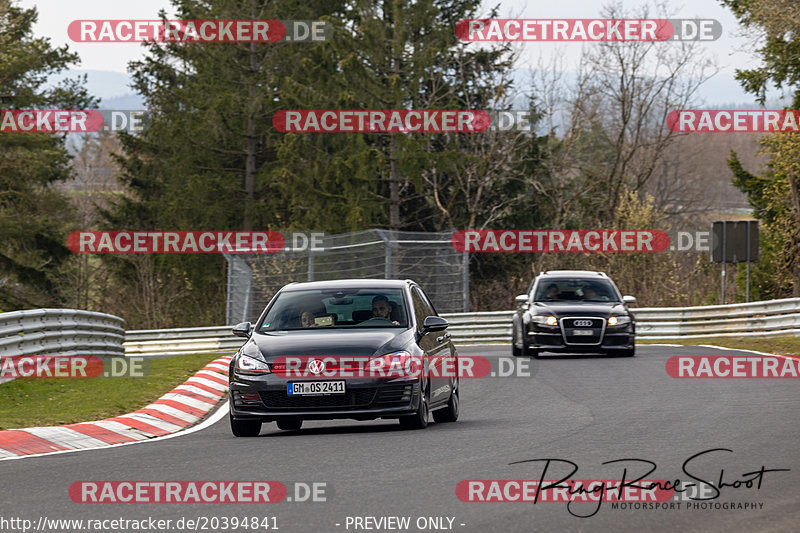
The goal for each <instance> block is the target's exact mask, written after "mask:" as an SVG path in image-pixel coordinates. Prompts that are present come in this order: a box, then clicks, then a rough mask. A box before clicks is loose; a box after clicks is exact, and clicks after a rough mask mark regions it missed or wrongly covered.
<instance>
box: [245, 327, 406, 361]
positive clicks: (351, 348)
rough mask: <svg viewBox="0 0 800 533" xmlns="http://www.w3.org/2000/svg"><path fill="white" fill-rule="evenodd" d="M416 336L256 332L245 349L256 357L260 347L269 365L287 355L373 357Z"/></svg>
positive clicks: (383, 332)
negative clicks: (256, 350) (273, 360)
mask: <svg viewBox="0 0 800 533" xmlns="http://www.w3.org/2000/svg"><path fill="white" fill-rule="evenodd" d="M413 337H414V332H413V330H410V329H402V330H401V329H395V328H386V329H378V328H375V329H363V330H340V331H337V330H330V329H329V330H319V331H305V330H298V331H283V332H275V333H254V334H253V335H252V336H251V337H250V339H249V340H248V341H247V342H246V343H245V344H244V346H242V348H241V350H242V352H243V353H246V354H248V355H250V356H252V355H255V354H254V352H255V350H254V348H255V347H258V350H259V351H260V353H261V355H262V356H263V358H264V360H265V361H267V362H269V361H271V360H272V359H274V358H276V357H280V356H287V355H292V356H301V355H339V356H371V355H376V354H377V355H380V354H385V353H390V352H393V351H397V350H402V349H405V348H406V346H407V345H408V343H409V341H410V340H412V339H413Z"/></svg>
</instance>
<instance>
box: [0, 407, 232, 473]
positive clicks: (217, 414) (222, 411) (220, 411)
mask: <svg viewBox="0 0 800 533" xmlns="http://www.w3.org/2000/svg"><path fill="white" fill-rule="evenodd" d="M227 414H228V402H225V403H224V404H222V405H220V406H219V408H217V410H216V411H214V414H212V415H211V416H210V417H208V418H207V419H206V420H204V421H203V422H202V423H201V424H197V425H196V426H194V427H192V428H189V429H184V430H183V431H178V432H176V433H172V434H170V435H164V436H162V437H154V438H152V439H147V440H140V441H136V442H121V443H119V444H106V445H105V446H103V447H102V448H116V447H118V446H132V445H134V444H147V443H150V442H157V441H160V440H165V439H174V438H175V437H182V436H184V435H189V434H190V433H195V432H196V431H202V430H204V429H206V428H207V427H210V426H213V425H214V424H216V423H217V422H219V421H220V420H222V418H223V417H224V416H225V415H227ZM126 416H129V415H126ZM95 449H100V448H82V449H79V450H58V451H55V452H46V453H37V454H35V455H17V456H14V457H0V461H14V460H16V459H32V458H34V457H41V456H43V455H57V454H61V453H76V452H85V451H88V450H95Z"/></svg>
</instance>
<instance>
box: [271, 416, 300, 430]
mask: <svg viewBox="0 0 800 533" xmlns="http://www.w3.org/2000/svg"><path fill="white" fill-rule="evenodd" d="M277 424H278V429H282V430H284V431H297V430H298V429H300V428H301V427H302V426H303V421H302V420H300V419H299V418H282V419H281V420H278V421H277Z"/></svg>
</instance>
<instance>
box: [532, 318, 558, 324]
mask: <svg viewBox="0 0 800 533" xmlns="http://www.w3.org/2000/svg"><path fill="white" fill-rule="evenodd" d="M531 322H533V323H534V324H539V325H540V326H557V325H558V319H557V318H556V317H554V316H553V315H549V316H548V315H533V316H532V317H531Z"/></svg>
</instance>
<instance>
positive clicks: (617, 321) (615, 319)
mask: <svg viewBox="0 0 800 533" xmlns="http://www.w3.org/2000/svg"><path fill="white" fill-rule="evenodd" d="M630 321H631V317H629V316H612V317H611V318H609V319H608V325H609V326H624V325H625V324H628V323H630Z"/></svg>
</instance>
